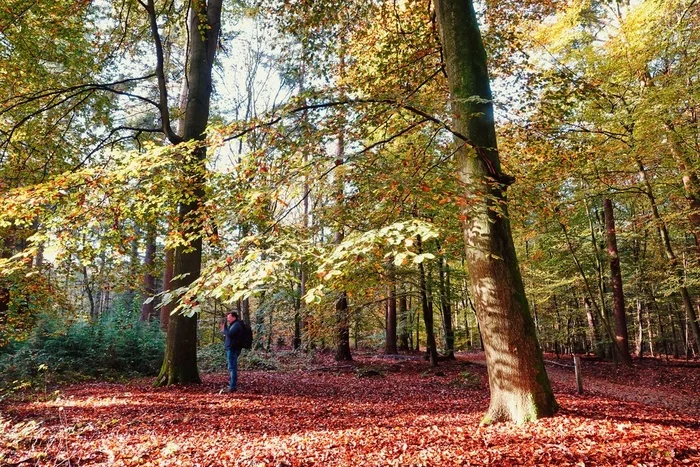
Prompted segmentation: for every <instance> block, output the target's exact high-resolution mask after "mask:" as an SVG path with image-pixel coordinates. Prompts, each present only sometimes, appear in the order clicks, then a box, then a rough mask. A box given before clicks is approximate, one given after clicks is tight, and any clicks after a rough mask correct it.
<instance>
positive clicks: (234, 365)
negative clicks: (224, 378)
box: [226, 349, 241, 390]
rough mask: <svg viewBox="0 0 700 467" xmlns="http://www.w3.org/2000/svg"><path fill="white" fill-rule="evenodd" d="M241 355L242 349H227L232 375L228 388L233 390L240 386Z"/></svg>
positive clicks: (229, 369)
mask: <svg viewBox="0 0 700 467" xmlns="http://www.w3.org/2000/svg"><path fill="white" fill-rule="evenodd" d="M240 354H241V349H226V358H228V373H229V375H230V378H229V382H228V387H229V389H231V390H233V389H236V385H237V384H238V356H239V355H240Z"/></svg>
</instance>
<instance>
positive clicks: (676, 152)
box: [666, 122, 700, 345]
mask: <svg viewBox="0 0 700 467" xmlns="http://www.w3.org/2000/svg"><path fill="white" fill-rule="evenodd" d="M666 128H667V129H668V132H669V138H668V139H669V141H670V143H671V154H672V155H673V159H674V160H675V161H676V165H677V166H678V169H679V170H680V172H681V179H682V180H683V189H684V191H685V197H686V199H687V200H688V207H689V208H690V213H689V214H688V221H689V222H690V228H691V230H692V233H693V236H694V237H695V248H696V253H697V254H698V255H700V179H699V178H698V174H697V172H696V171H695V169H694V168H693V164H692V163H691V162H690V161H689V160H688V157H687V156H686V153H685V151H684V150H683V140H682V139H681V137H680V135H679V134H678V133H677V132H676V129H675V127H674V125H673V124H672V123H670V122H669V123H667V124H666ZM698 345H700V342H698Z"/></svg>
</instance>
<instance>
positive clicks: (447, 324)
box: [438, 244, 455, 359]
mask: <svg viewBox="0 0 700 467" xmlns="http://www.w3.org/2000/svg"><path fill="white" fill-rule="evenodd" d="M438 250H440V245H439V244H438ZM449 282H450V265H449V264H447V261H445V258H444V257H443V256H442V255H440V256H439V258H438V286H439V288H440V310H441V311H442V328H443V331H444V334H445V355H446V356H447V357H448V358H450V359H453V358H455V333H454V330H453V329H452V304H451V297H450V284H449Z"/></svg>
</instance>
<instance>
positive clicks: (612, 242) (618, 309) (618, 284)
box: [603, 198, 632, 366]
mask: <svg viewBox="0 0 700 467" xmlns="http://www.w3.org/2000/svg"><path fill="white" fill-rule="evenodd" d="M603 209H604V210H605V233H606V236H607V240H608V258H609V260H610V277H611V280H612V289H613V315H614V317H615V345H616V346H617V353H618V355H619V356H620V360H621V361H622V363H624V364H625V365H628V366H630V365H632V356H631V355H630V348H629V335H628V333H627V316H626V315H625V293H624V291H623V289H622V269H621V268H620V255H619V253H618V251H617V234H616V232H615V217H614V213H613V205H612V200H611V199H610V198H605V199H603Z"/></svg>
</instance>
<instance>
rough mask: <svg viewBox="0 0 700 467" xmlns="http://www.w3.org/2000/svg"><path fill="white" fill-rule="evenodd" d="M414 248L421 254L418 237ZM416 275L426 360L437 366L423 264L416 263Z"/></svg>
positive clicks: (433, 328) (421, 249) (431, 312)
mask: <svg viewBox="0 0 700 467" xmlns="http://www.w3.org/2000/svg"><path fill="white" fill-rule="evenodd" d="M416 247H417V249H418V253H419V254H421V253H422V252H423V242H422V241H421V238H420V235H419V236H418V237H417V241H416ZM418 273H419V275H420V298H421V306H422V309H423V322H424V323H425V342H426V344H425V345H426V351H427V353H428V358H429V359H430V365H431V366H437V364H438V353H437V345H436V344H435V326H434V323H433V307H432V304H431V297H430V295H431V294H430V291H429V285H428V281H427V280H426V276H425V267H424V266H423V263H422V262H421V263H418Z"/></svg>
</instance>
